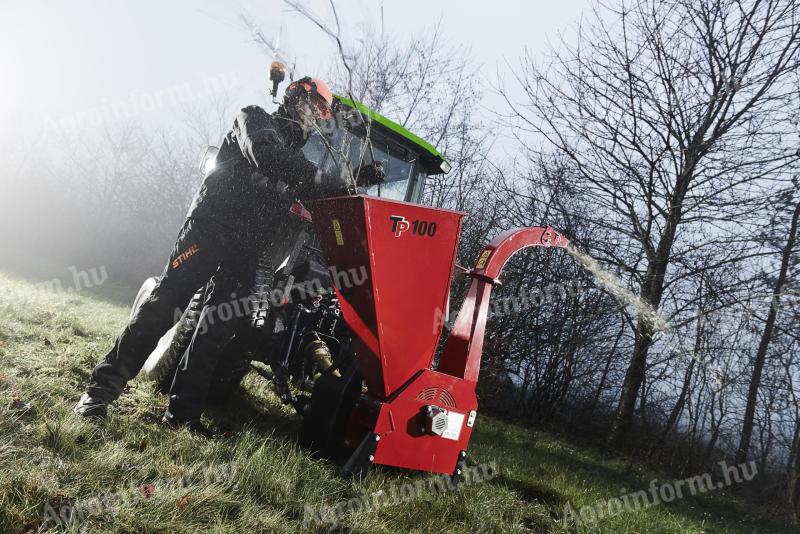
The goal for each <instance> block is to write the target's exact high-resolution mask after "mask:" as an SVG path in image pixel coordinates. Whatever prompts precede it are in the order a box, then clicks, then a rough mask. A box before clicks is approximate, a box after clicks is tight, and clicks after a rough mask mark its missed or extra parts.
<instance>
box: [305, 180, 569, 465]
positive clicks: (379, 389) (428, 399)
mask: <svg viewBox="0 0 800 534" xmlns="http://www.w3.org/2000/svg"><path fill="white" fill-rule="evenodd" d="M310 210H311V212H312V215H313V220H314V225H315V227H316V232H317V236H318V238H319V240H320V244H321V247H322V251H323V254H324V257H325V259H326V261H327V263H328V268H329V270H330V271H331V272H332V273H334V280H333V282H334V285H335V288H336V289H335V290H336V295H337V297H338V300H339V305H340V307H341V311H342V315H343V317H344V320H345V322H346V323H347V325H348V327H349V330H350V332H351V336H352V350H353V353H354V356H355V361H356V364H355V365H353V366H352V368H351V369H349V370H348V371H346V372H345V373H344V375H343V376H334V375H327V376H322V377H321V378H320V379H319V380H317V383H316V385H315V387H314V392H313V395H312V398H311V406H310V409H309V411H308V413H307V414H306V417H305V420H304V424H303V432H302V436H303V440H304V441H305V442H306V443H307V444H309V445H314V446H317V447H337V446H340V445H344V446H346V447H351V448H353V452H352V454H351V455H350V456H349V459H348V460H347V462H346V463H345V464H344V467H343V473H344V474H349V475H353V474H355V475H363V474H365V473H366V471H367V470H368V469H369V466H370V465H372V464H382V465H388V466H396V467H402V468H408V469H416V470H421V471H429V472H433V473H443V474H453V475H459V474H460V470H461V469H462V468H463V465H464V460H465V458H466V451H467V446H468V444H469V439H470V435H471V434H472V429H473V425H474V424H475V419H476V415H477V410H478V401H477V398H476V394H475V387H476V383H477V380H478V372H479V370H480V361H481V351H482V348H483V337H484V331H485V327H486V320H487V312H488V306H489V297H490V295H491V291H492V286H493V285H494V284H495V283H496V282H497V281H498V276H499V274H500V272H501V270H502V268H503V266H504V265H505V263H506V261H507V260H508V259H509V258H510V257H511V256H512V255H513V254H514V253H516V252H518V251H519V250H521V249H523V248H526V247H532V246H544V247H565V246H566V245H567V244H568V240H567V239H566V238H565V237H564V236H562V235H561V234H560V233H559V232H557V231H556V230H554V229H553V228H550V227H532V228H521V229H517V230H512V231H509V232H507V233H504V234H502V235H500V236H497V237H496V238H495V239H493V240H492V241H491V242H490V243H489V244H488V245H487V246H486V247H485V248H484V249H483V250H482V252H481V253H480V255H479V256H478V258H477V261H476V263H475V265H474V266H473V268H471V269H469V270H468V271H467V273H468V275H469V276H471V277H472V283H471V286H470V288H469V292H468V294H467V297H466V300H465V301H464V303H463V305H462V307H461V310H460V312H459V313H458V316H457V318H456V320H455V323H454V326H453V329H452V331H451V332H450V334H449V336H448V337H447V340H446V343H445V346H444V350H443V352H442V355H441V358H440V361H439V363H438V366H437V367H436V368H435V369H434V368H433V364H434V356H435V352H436V348H437V345H438V341H439V338H440V336H441V333H442V328H443V324H444V322H445V321H444V316H445V310H446V309H447V306H448V300H449V292H450V283H451V279H452V276H453V271H454V268H455V258H456V249H457V247H458V241H459V235H460V232H461V224H462V218H463V217H464V215H465V214H464V213H461V212H457V211H449V210H444V209H437V208H431V207H426V206H421V205H417V204H411V203H406V202H398V201H392V200H386V199H381V198H374V197H368V196H363V195H359V196H354V197H341V198H334V199H326V200H321V201H317V202H315V203H313V204H312V205H311V207H310ZM364 268H365V269H366V279H364V280H362V281H360V282H361V283H358V284H354V283H348V282H351V280H350V279H347V277H342V280H336V279H335V278H336V274H335V273H347V272H353V271H354V270H357V269H362V270H363V269H364Z"/></svg>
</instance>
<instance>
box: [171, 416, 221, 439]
mask: <svg viewBox="0 0 800 534" xmlns="http://www.w3.org/2000/svg"><path fill="white" fill-rule="evenodd" d="M161 423H162V424H163V425H164V426H167V427H169V428H172V429H173V430H181V429H183V428H185V429H186V430H188V431H189V432H191V433H192V434H196V435H198V436H202V437H204V438H210V437H213V436H214V434H213V433H212V432H211V431H210V430H209V429H208V428H207V427H206V426H205V425H204V424H203V423H201V422H200V419H183V418H181V417H176V416H174V415H173V414H172V412H170V411H169V410H167V411H166V412H164V417H162V418H161Z"/></svg>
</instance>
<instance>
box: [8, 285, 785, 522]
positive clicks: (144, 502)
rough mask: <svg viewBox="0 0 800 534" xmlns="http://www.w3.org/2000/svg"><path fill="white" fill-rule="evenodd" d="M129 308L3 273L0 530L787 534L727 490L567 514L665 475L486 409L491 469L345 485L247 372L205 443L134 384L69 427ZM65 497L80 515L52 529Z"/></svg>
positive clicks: (145, 386) (393, 475)
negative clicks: (435, 482)
mask: <svg viewBox="0 0 800 534" xmlns="http://www.w3.org/2000/svg"><path fill="white" fill-rule="evenodd" d="M127 313H128V311H127V309H126V308H125V307H122V306H116V305H113V304H109V303H106V302H103V301H100V300H97V299H95V298H93V297H92V296H91V295H88V294H84V293H81V294H77V293H66V294H62V295H57V294H53V293H48V292H44V291H41V290H39V289H37V288H36V287H35V286H34V285H32V284H30V283H27V282H23V281H20V280H17V279H14V278H12V277H10V276H7V275H2V274H0V532H27V531H30V532H35V531H37V530H39V531H41V530H45V529H48V530H52V531H65V530H66V531H70V532H208V533H212V532H385V533H396V532H437V533H439V532H631V533H639V532H654V533H656V532H657V533H667V532H674V533H700V532H719V533H729V532H742V533H744V532H748V533H752V532H767V531H781V530H780V528H779V525H776V524H770V521H771V520H770V519H769V518H767V517H764V516H765V515H766V514H762V513H761V512H759V511H758V510H756V509H753V508H748V507H747V506H745V505H744V504H742V503H741V502H739V501H737V500H736V499H735V498H734V497H732V496H731V495H729V494H725V493H723V492H722V491H719V492H713V493H707V494H705V495H698V496H697V497H690V498H685V499H683V500H678V501H675V502H673V503H671V504H663V505H659V506H653V507H649V508H646V509H640V510H638V511H628V512H624V513H622V514H620V515H618V516H616V517H611V518H606V519H603V520H601V521H600V522H599V523H597V524H596V525H585V524H584V525H578V524H574V523H573V524H564V523H563V522H561V518H562V516H563V513H564V508H565V505H566V504H567V503H571V505H572V506H573V507H574V508H576V509H579V508H580V507H581V506H585V505H590V504H593V503H595V502H597V501H600V500H605V499H609V498H613V497H617V496H619V495H621V494H622V493H623V492H624V491H636V490H639V489H647V488H648V485H649V481H650V480H652V479H654V478H659V479H660V480H663V481H667V480H669V479H670V477H667V476H664V475H663V474H661V475H660V474H659V473H655V472H651V471H647V470H638V469H637V468H633V469H630V468H629V466H627V465H626V463H625V461H624V460H622V459H608V458H606V457H605V455H604V454H603V453H602V452H601V451H593V450H590V449H583V448H578V447H576V446H574V445H571V444H569V443H568V442H566V441H565V440H563V439H561V438H557V437H555V436H553V435H549V434H547V433H541V432H536V433H535V434H534V433H533V432H532V431H531V430H529V429H525V428H522V427H519V426H515V425H511V424H507V423H505V422H501V421H498V420H495V419H492V418H490V417H488V416H481V415H479V416H478V421H477V423H476V431H475V433H474V434H473V440H472V444H471V450H470V457H471V458H472V459H473V460H475V461H477V462H479V463H480V464H483V465H487V464H488V463H490V462H496V468H497V473H498V474H497V475H496V476H494V477H493V478H491V479H490V480H488V481H483V482H480V483H476V484H471V485H467V486H463V487H461V488H460V489H458V490H456V491H447V492H443V493H440V494H435V493H431V492H427V491H422V492H421V494H419V495H417V496H416V497H415V498H413V499H412V500H410V501H409V502H406V503H400V504H397V503H395V502H393V501H390V500H387V499H385V498H384V499H383V500H381V495H394V492H397V491H398V490H399V489H401V488H402V485H403V484H410V483H414V482H415V481H416V482H419V481H421V480H422V478H423V477H424V475H423V474H419V473H409V472H402V471H398V470H389V469H382V468H376V469H374V470H373V471H372V473H371V474H370V476H369V478H368V479H367V480H366V482H364V483H352V482H347V481H344V480H341V479H339V478H338V477H337V476H336V466H335V465H333V464H331V463H330V462H328V461H325V460H320V459H313V458H312V457H311V456H309V454H308V453H307V452H306V451H304V450H302V449H300V448H299V447H298V446H297V445H296V443H295V433H296V430H297V428H298V423H299V421H298V417H297V416H296V415H294V414H293V413H292V412H291V411H290V410H289V409H287V408H285V407H283V406H281V405H280V403H279V402H278V401H277V399H276V397H275V396H274V395H272V394H271V393H270V392H269V390H268V388H267V387H266V384H265V383H263V380H256V379H255V378H254V377H248V379H247V380H246V382H245V387H244V388H243V389H242V390H241V391H240V393H239V394H238V396H237V397H236V398H235V399H234V400H233V401H232V402H231V403H230V405H229V406H227V407H226V408H225V410H223V411H221V412H219V413H215V414H212V415H211V417H210V418H209V423H210V424H211V426H212V427H213V428H214V429H215V430H216V431H217V432H218V433H219V437H217V438H215V439H213V440H203V439H202V438H197V437H194V436H191V435H190V434H188V433H187V432H185V431H184V432H177V433H176V432H174V431H170V430H167V429H163V428H161V427H160V426H159V425H158V424H157V421H158V419H159V418H160V416H161V414H162V413H163V410H164V408H165V406H166V398H165V397H164V396H158V395H155V394H154V393H152V391H151V387H150V384H149V383H147V382H146V381H145V380H143V379H137V380H136V381H134V382H133V383H132V384H131V385H130V388H129V390H128V391H127V392H126V393H125V394H124V395H123V396H122V398H121V399H120V400H119V402H118V403H117V404H116V405H115V408H114V409H113V410H112V412H111V416H110V418H109V419H108V420H107V421H106V422H104V423H102V424H93V423H89V422H84V421H78V420H76V419H75V418H74V417H72V414H71V411H70V408H71V406H72V404H73V403H74V402H75V401H76V400H77V398H78V397H79V396H80V393H81V391H82V388H83V387H84V385H85V383H86V380H87V378H88V374H89V371H90V369H91V368H92V366H93V365H94V364H95V363H96V362H97V360H98V359H99V358H100V357H101V356H102V355H103V354H104V353H105V351H106V350H107V349H108V347H110V346H111V344H112V342H113V338H114V335H115V333H116V332H117V330H118V329H119V328H120V327H121V326H122V325H123V324H124V322H125V320H126V317H127ZM28 403H29V404H30V407H29V406H27V404H28ZM381 491H383V492H384V493H383V494H381V493H379V492H381ZM400 493H401V494H402V491H400ZM365 495H366V496H370V498H371V499H373V501H374V502H377V503H379V504H380V505H378V506H375V507H373V508H372V509H369V510H366V509H361V510H353V511H352V512H350V513H347V512H346V513H344V515H342V516H341V517H340V521H339V522H338V523H337V524H319V523H313V522H312V523H309V522H304V518H305V517H306V516H305V508H304V505H305V504H315V505H317V504H325V505H334V504H336V503H337V502H340V501H342V500H346V499H353V498H357V497H363V496H365ZM75 503H83V506H82V507H80V508H81V510H82V513H81V517H78V516H77V515H73V522H72V524H69V523H68V522H61V523H58V522H57V521H56V518H57V517H58V514H59V513H60V512H61V511H62V507H63V511H64V518H69V515H68V513H67V512H68V509H67V506H71V505H74V504H75ZM48 507H49V508H48ZM784 531H786V532H790V531H792V530H791V529H789V528H788V527H787V528H786V529H785V530H784Z"/></svg>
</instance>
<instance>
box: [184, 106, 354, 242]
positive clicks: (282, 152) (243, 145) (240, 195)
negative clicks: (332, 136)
mask: <svg viewBox="0 0 800 534" xmlns="http://www.w3.org/2000/svg"><path fill="white" fill-rule="evenodd" d="M278 120H279V119H278ZM315 177H317V167H316V166H315V165H314V164H313V163H311V162H310V161H308V160H307V159H306V157H305V156H304V155H303V152H302V150H301V147H293V146H291V145H290V143H288V142H287V140H286V138H285V136H284V134H283V133H282V131H281V128H279V126H278V125H277V124H276V119H275V118H273V117H272V116H271V115H270V114H269V113H267V112H266V111H264V110H263V109H262V108H260V107H258V106H248V107H246V108H244V109H242V110H241V111H240V112H239V114H238V115H237V117H236V119H235V120H234V122H233V127H232V128H231V130H230V131H229V132H228V134H227V135H226V136H225V139H224V141H223V142H222V146H221V147H220V149H219V153H218V154H217V157H216V166H215V168H214V170H213V171H211V172H210V173H209V174H208V175H207V176H206V178H205V179H204V180H203V183H202V185H201V187H200V189H199V191H198V192H197V194H196V195H195V198H194V200H193V202H192V205H191V207H190V208H189V213H188V217H191V218H194V219H207V220H212V221H214V222H215V223H218V224H220V225H222V226H224V227H226V228H228V229H230V230H233V231H236V232H244V231H248V230H249V229H250V228H251V227H252V225H253V224H256V225H258V224H259V221H263V220H265V219H264V216H265V215H270V214H273V213H275V211H276V210H283V211H285V210H287V209H288V207H289V205H291V202H292V201H294V200H295V199H296V198H304V197H309V196H330V195H332V194H343V193H345V192H346V187H345V186H344V184H343V183H333V184H332V183H331V180H332V179H334V178H333V177H331V176H325V177H324V178H325V180H324V182H323V183H324V184H325V185H324V186H323V185H322V183H316V182H317V181H318V180H315Z"/></svg>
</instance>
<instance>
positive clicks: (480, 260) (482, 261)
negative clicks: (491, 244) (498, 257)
mask: <svg viewBox="0 0 800 534" xmlns="http://www.w3.org/2000/svg"><path fill="white" fill-rule="evenodd" d="M491 255H492V251H491V250H489V249H486V250H484V251H483V252H481V255H480V257H479V258H478V263H476V264H475V268H476V269H483V268H484V267H485V266H486V261H487V260H488V259H489V256H491Z"/></svg>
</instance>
